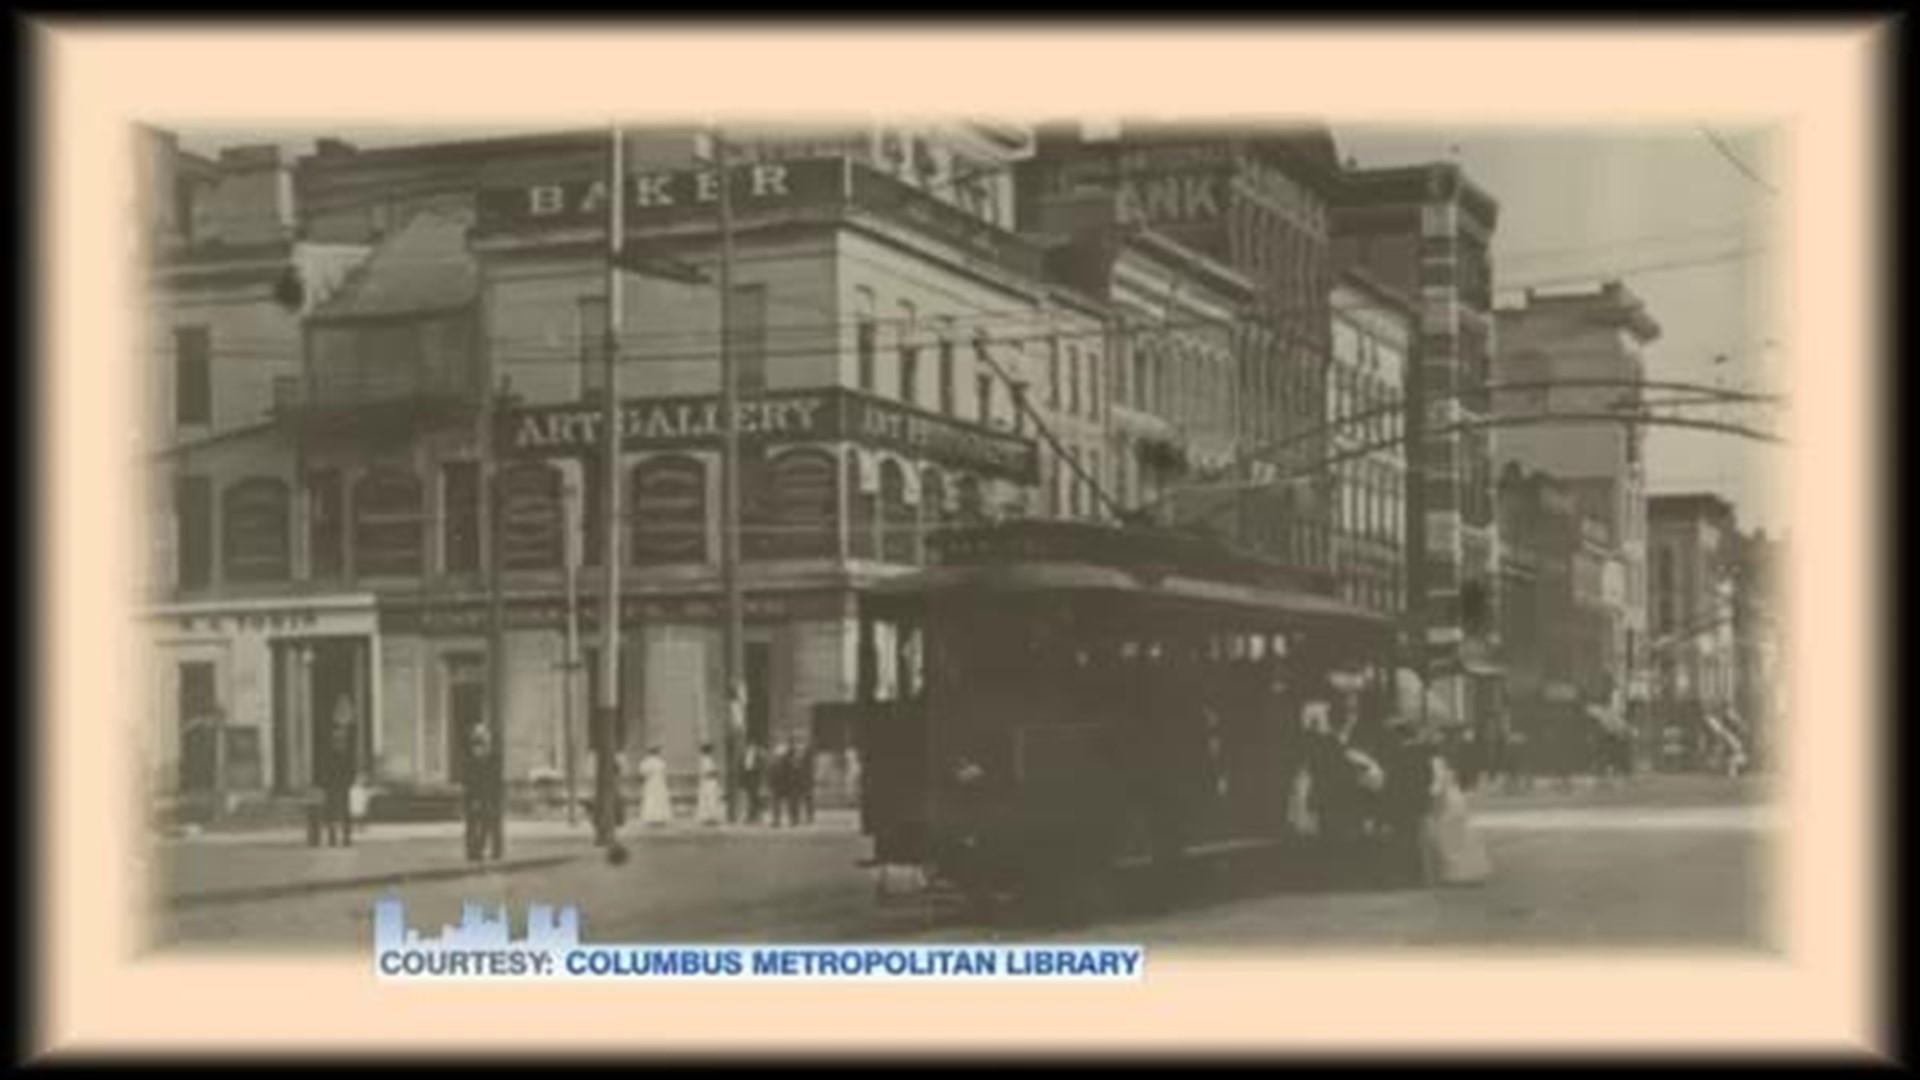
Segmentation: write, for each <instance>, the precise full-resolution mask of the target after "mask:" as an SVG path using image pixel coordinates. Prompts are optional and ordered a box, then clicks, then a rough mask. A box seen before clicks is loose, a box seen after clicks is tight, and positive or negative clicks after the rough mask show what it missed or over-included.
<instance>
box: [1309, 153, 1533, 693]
mask: <svg viewBox="0 0 1920 1080" xmlns="http://www.w3.org/2000/svg"><path fill="white" fill-rule="evenodd" d="M1332 222H1333V241H1332V245H1333V258H1334V262H1335V264H1336V265H1338V266H1355V267H1360V268H1362V269H1364V270H1365V271H1366V272H1367V273H1368V274H1369V275H1371V276H1372V277H1373V278H1374V279H1376V280H1378V281H1380V282H1382V283H1383V284H1385V285H1387V286H1388V287H1390V288H1392V289H1395V290H1396V291H1398V292H1400V293H1402V294H1405V295H1407V296H1409V297H1414V298H1417V304H1418V310H1417V315H1418V319H1417V322H1416V327H1417V338H1416V341H1415V347H1414V350H1413V353H1414V360H1413V363H1412V364H1411V366H1410V367H1409V368H1408V371H1407V399H1408V410H1407V425H1408V428H1407V430H1408V437H1409V454H1410V455H1411V457H1412V460H1410V462H1409V465H1410V468H1411V469H1412V475H1411V476H1410V477H1409V483H1408V500H1409V503H1410V514H1409V517H1408V522H1407V527H1408V533H1409V542H1410V543H1409V547H1410V550H1411V551H1413V552H1416V553H1418V554H1417V555H1416V557H1415V558H1414V560H1413V562H1412V563H1411V565H1410V566H1409V573H1408V580H1409V590H1408V591H1409V597H1408V603H1409V607H1410V610H1411V612H1412V614H1413V616H1414V618H1413V619H1412V620H1410V621H1411V623H1412V628H1413V631H1414V632H1413V633H1412V634H1410V635H1409V640H1408V641H1407V645H1408V655H1409V659H1411V660H1414V661H1415V662H1416V664H1417V666H1419V667H1420V668H1422V669H1423V670H1424V671H1425V672H1426V674H1427V675H1428V676H1429V678H1430V679H1431V681H1432V684H1433V687H1434V694H1433V695H1431V696H1435V697H1437V698H1438V699H1439V700H1440V701H1442V702H1443V703H1445V705H1446V708H1447V711H1448V712H1449V713H1451V716H1450V717H1448V718H1445V719H1449V720H1451V721H1452V722H1456V723H1472V724H1476V725H1484V724H1485V723H1487V722H1488V721H1489V720H1490V719H1491V718H1492V717H1493V716H1495V715H1497V713H1498V710H1499V694H1500V688H1501V680H1500V671H1499V667H1498V665H1497V663H1496V660H1497V657H1496V654H1495V650H1494V647H1493V632H1494V615H1495V612H1496V611H1497V609H1498V605H1499V597H1498V596H1497V589H1498V585H1499V561H1498V560H1499V553H1498V547H1497V543H1496V537H1495V524H1494V517H1495V513H1494V493H1495V474H1494V468H1493V461H1492V456H1491V452H1490V449H1489V444H1490V441H1491V435H1490V434H1489V432H1488V431H1487V430H1486V429H1485V427H1484V426H1482V425H1481V424H1480V421H1483V420H1485V419H1486V417H1487V416H1488V414H1489V413H1490V412H1491V411H1492V403H1491V399H1490V397H1489V395H1488V392H1487V390H1486V384H1487V380H1488V378H1489V376H1490V373H1491V371H1492V361H1493V355H1494V348H1495V337H1496V334H1495V326H1494V319H1493V310H1492V300H1493V264H1492V259H1491V254H1490V248H1491V245H1492V242H1493V233H1494V230H1495V228H1496V227H1497V226H1498V223H1499V204H1498V203H1496V202H1495V201H1494V199H1493V198H1492V197H1491V196H1490V195H1488V194H1487V193H1486V192H1485V191H1484V190H1482V189H1481V188H1480V187H1478V186H1477V185H1475V184H1474V183H1473V181H1472V180H1471V179H1470V178H1469V177H1468V176H1467V175H1466V174H1465V173H1464V172H1463V171H1462V170H1461V169H1460V168H1459V167H1458V166H1457V165H1454V164H1451V163H1431V164H1424V165H1416V166H1410V167H1404V168H1383V169H1350V170H1348V171H1347V173H1346V174H1345V177H1344V179H1343V182H1342V184H1341V187H1340V195H1339V197H1338V199H1337V200H1336V202H1335V204H1334V207H1333V213H1332Z"/></svg>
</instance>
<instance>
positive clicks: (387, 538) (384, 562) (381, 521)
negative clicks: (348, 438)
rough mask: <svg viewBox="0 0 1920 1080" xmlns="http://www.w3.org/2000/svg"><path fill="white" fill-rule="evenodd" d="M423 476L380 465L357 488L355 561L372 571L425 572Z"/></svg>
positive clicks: (379, 573) (360, 570)
mask: <svg viewBox="0 0 1920 1080" xmlns="http://www.w3.org/2000/svg"><path fill="white" fill-rule="evenodd" d="M424 505H425V500H424V499H423V498H422V494H421V486H420V480H419V478H418V477H416V476H414V475H413V474H412V473H411V472H407V471H405V470H403V469H397V468H381V469H376V470H375V471H373V472H370V473H368V474H367V475H366V476H363V477H361V478H360V482H359V483H357V484H355V485H354V488H353V567H354V572H355V573H357V574H361V575H364V576H369V577H379V576H382V575H401V576H404V575H411V574H418V573H420V572H421V569H422V567H423V566H424V563H425V559H424V553H425V550H426V543H425V538H426V535H425V534H426V528H425V525H426V521H425V518H424V514H423V513H422V510H423V507H424Z"/></svg>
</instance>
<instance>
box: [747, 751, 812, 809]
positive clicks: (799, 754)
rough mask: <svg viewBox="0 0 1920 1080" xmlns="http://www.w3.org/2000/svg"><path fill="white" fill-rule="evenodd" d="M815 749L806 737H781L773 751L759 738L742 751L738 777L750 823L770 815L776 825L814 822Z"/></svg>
mask: <svg viewBox="0 0 1920 1080" xmlns="http://www.w3.org/2000/svg"><path fill="white" fill-rule="evenodd" d="M813 770H814V753H813V747H812V745H811V744H810V743H808V742H806V741H804V740H795V739H781V740H780V741H779V742H777V743H776V744H775V745H774V747H773V750H772V752H770V753H769V752H768V750H767V748H766V747H765V746H762V745H761V744H760V743H759V742H757V741H749V742H748V743H747V744H746V745H745V747H743V748H742V749H741V751H740V759H739V767H738V768H737V769H736V770H735V771H734V776H735V777H736V778H737V783H738V787H737V788H736V790H737V791H738V793H739V796H740V799H741V801H742V802H744V804H745V805H744V806H740V807H737V809H738V810H740V811H741V812H743V814H744V817H745V820H746V822H747V824H749V825H757V824H759V823H760V819H761V817H762V816H768V817H770V824H771V825H772V826H773V827H774V828H776V829H777V828H780V827H781V826H782V825H803V824H812V823H813V785H814V774H813Z"/></svg>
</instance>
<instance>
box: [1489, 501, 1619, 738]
mask: <svg viewBox="0 0 1920 1080" xmlns="http://www.w3.org/2000/svg"><path fill="white" fill-rule="evenodd" d="M1499 510H1500V516H1499V522H1500V540H1501V544H1500V547H1501V559H1502V576H1503V580H1502V581H1501V584H1500V589H1499V590H1498V596H1499V603H1500V606H1499V615H1498V625H1499V634H1500V641H1501V644H1502V652H1501V657H1502V661H1503V663H1502V670H1503V676H1504V679H1505V686H1504V705H1505V722H1506V725H1507V729H1506V730H1505V731H1499V730H1492V731H1490V732H1489V734H1491V735H1494V736H1501V735H1509V736H1518V738H1519V740H1520V743H1521V745H1523V746H1526V747H1528V750H1527V751H1525V752H1524V753H1523V760H1522V761H1521V762H1520V764H1522V765H1524V766H1528V767H1531V768H1535V769H1548V770H1558V769H1567V770H1569V771H1571V770H1572V769H1575V768H1585V767H1587V766H1588V761H1587V760H1586V759H1583V758H1582V757H1581V756H1580V755H1582V754H1583V753H1584V752H1585V750H1586V748H1587V747H1589V746H1591V745H1592V736H1593V735H1594V734H1595V732H1596V725H1598V724H1608V723H1612V722H1613V718H1612V717H1611V715H1610V713H1609V712H1608V711H1607V709H1606V703H1607V700H1608V697H1609V694H1610V689H1611V688H1610V681H1609V680H1610V678H1611V675H1610V672H1609V671H1608V669H1607V667H1606V665H1605V662H1604V657H1603V653H1602V651H1601V644H1602V641H1603V639H1604V638H1605V636H1606V634H1607V632H1608V626H1609V622H1608V614H1607V601H1606V585H1605V579H1606V576H1607V563H1608V559H1609V556H1610V549H1609V548H1608V547H1607V545H1606V544H1605V543H1604V542H1603V537H1604V529H1603V527H1602V525H1601V523H1600V522H1599V521H1598V520H1597V519H1595V518H1594V517H1593V516H1592V515H1590V514H1589V513H1587V511H1586V510H1585V509H1584V508H1583V507H1582V506H1581V503H1580V500H1579V497H1578V496H1577V495H1576V494H1575V492H1574V491H1573V490H1572V489H1571V488H1570V487H1569V486H1568V485H1567V484H1565V483H1563V482H1561V481H1560V480H1558V479H1556V478H1555V477H1552V476H1549V475H1547V474H1545V473H1540V472H1528V471H1525V470H1522V469H1521V468H1520V467H1519V466H1518V465H1516V464H1512V463H1509V464H1508V465H1506V466H1505V467H1504V468H1503V469H1502V470H1501V474H1500V487H1499Z"/></svg>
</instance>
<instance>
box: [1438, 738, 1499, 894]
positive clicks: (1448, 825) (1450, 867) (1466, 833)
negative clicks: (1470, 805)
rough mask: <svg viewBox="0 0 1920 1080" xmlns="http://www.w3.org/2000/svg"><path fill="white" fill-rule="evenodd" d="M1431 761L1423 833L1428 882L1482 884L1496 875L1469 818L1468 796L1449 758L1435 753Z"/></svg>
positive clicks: (1484, 847) (1485, 849)
mask: <svg viewBox="0 0 1920 1080" xmlns="http://www.w3.org/2000/svg"><path fill="white" fill-rule="evenodd" d="M1431 760H1432V762H1433V781H1432V786H1431V787H1430V788H1429V789H1428V793H1429V794H1430V795H1431V796H1432V799H1431V801H1430V802H1429V803H1428V806H1429V809H1428V811H1427V816H1426V820H1425V821H1424V822H1423V823H1422V825H1423V828H1422V830H1421V831H1422V834H1423V835H1422V837H1421V839H1422V841H1423V843H1422V844H1421V847H1422V849H1423V851H1424V852H1425V855H1426V859H1425V862H1426V872H1427V881H1428V882H1429V883H1430V884H1434V885H1474V884H1478V883H1480V882H1483V881H1485V880H1486V879H1487V877H1488V875H1490V874H1491V873H1492V872H1493V864H1492V861H1491V860H1490V859H1489V858H1488V857H1487V848H1486V845H1485V844H1484V843H1482V842H1481V840H1480V836H1479V834H1478V833H1476V832H1475V831H1474V828H1473V822H1472V820H1471V819H1470V818H1469V817H1468V815H1467V797H1466V795H1465V794H1463V793H1462V792H1461V791H1460V783H1459V781H1458V780H1456V779H1455V778H1454V774H1453V768H1452V766H1450V765H1448V764H1447V759H1446V758H1445V757H1444V756H1442V755H1440V754H1434V755H1433V757H1432V759H1431Z"/></svg>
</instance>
